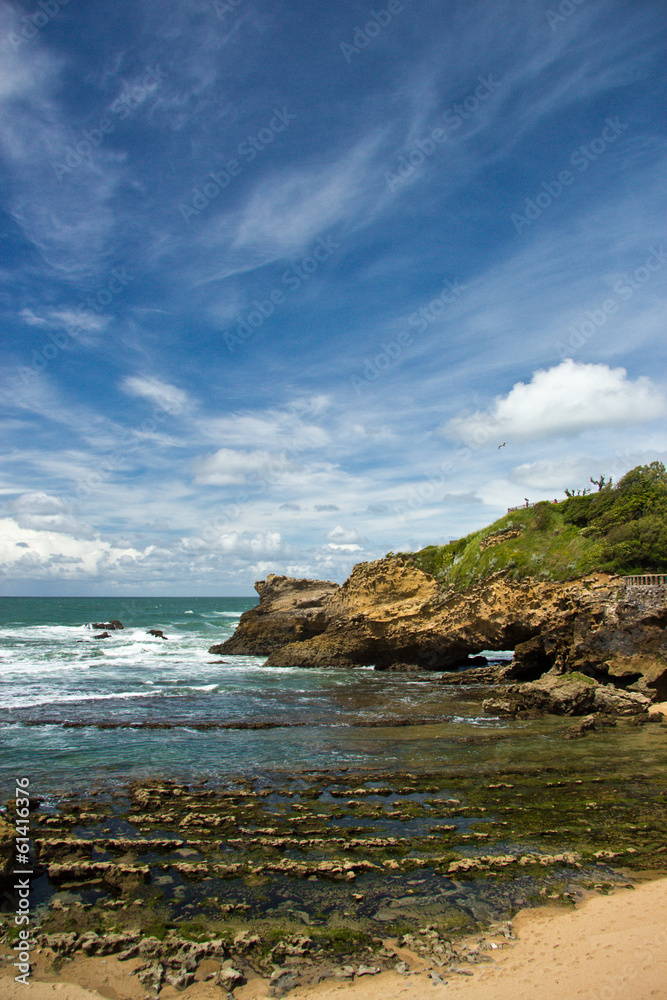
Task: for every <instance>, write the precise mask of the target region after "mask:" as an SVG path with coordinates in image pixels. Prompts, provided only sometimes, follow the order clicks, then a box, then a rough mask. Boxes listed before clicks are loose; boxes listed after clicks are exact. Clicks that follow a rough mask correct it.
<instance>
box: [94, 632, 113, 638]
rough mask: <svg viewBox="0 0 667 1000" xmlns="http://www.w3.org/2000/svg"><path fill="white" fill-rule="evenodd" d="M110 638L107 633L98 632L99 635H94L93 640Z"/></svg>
mask: <svg viewBox="0 0 667 1000" xmlns="http://www.w3.org/2000/svg"><path fill="white" fill-rule="evenodd" d="M110 638H111V636H110V635H109V633H108V632H100V633H99V635H94V636H93V639H110Z"/></svg>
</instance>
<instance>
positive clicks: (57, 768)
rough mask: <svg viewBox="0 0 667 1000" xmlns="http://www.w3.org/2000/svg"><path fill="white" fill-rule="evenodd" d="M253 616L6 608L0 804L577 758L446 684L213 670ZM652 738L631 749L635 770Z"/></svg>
mask: <svg viewBox="0 0 667 1000" xmlns="http://www.w3.org/2000/svg"><path fill="white" fill-rule="evenodd" d="M255 603H256V600H255V599H253V598H229V597H222V598H212V597H206V598H193V597H185V598H177V597H170V598H32V597H31V598H0V792H4V791H6V790H7V789H9V788H11V786H12V785H13V782H14V779H15V778H16V777H17V776H27V777H29V778H30V781H31V787H32V788H33V790H34V792H35V794H40V792H41V793H43V794H47V793H48V792H58V791H63V790H66V789H69V788H76V789H78V790H80V789H81V788H82V786H85V787H89V786H91V785H96V784H100V783H102V784H108V783H116V782H125V781H127V780H128V779H132V778H138V777H146V776H150V775H155V776H158V775H160V776H171V777H176V778H182V779H186V780H188V779H192V778H201V779H203V778H206V779H210V778H213V779H215V778H216V777H220V778H221V779H222V778H223V777H224V776H225V775H228V774H230V773H233V772H236V773H238V772H239V771H240V772H243V773H245V774H251V773H257V772H261V771H271V772H275V771H289V770H291V769H294V768H308V767H322V768H327V767H341V766H343V767H344V766H352V767H371V768H374V767H383V768H385V767H386V768H389V769H392V768H399V767H401V768H412V767H419V766H431V765H436V766H437V765H449V766H452V765H454V766H461V767H466V768H469V767H472V768H474V767H477V766H481V765H482V764H485V765H488V763H489V762H491V763H494V762H495V763H497V764H498V765H499V766H502V765H503V764H507V763H512V762H513V761H519V760H525V759H527V758H528V757H531V756H532V757H533V758H535V757H537V758H538V759H539V758H544V759H545V760H548V759H549V758H550V757H553V755H555V754H562V753H563V747H564V744H563V742H562V739H561V738H560V736H559V735H558V734H559V733H560V732H562V730H563V728H564V720H562V719H545V720H538V721H536V722H524V723H511V724H510V723H508V722H506V721H503V720H500V719H493V718H489V717H487V716H486V715H485V714H484V713H483V712H482V710H481V704H480V702H481V693H480V692H479V691H478V690H477V689H474V688H466V687H464V688H460V687H457V688H453V687H447V686H443V685H441V684H438V682H437V680H438V679H437V676H433V675H426V676H424V675H414V674H393V673H378V672H375V671H373V670H372V669H366V668H362V669H357V670H350V671H343V670H336V669H331V670H300V669H296V668H269V667H264V666H263V661H264V658H263V657H250V656H225V657H220V656H212V655H211V654H210V653H209V652H208V648H209V646H211V645H212V644H213V643H215V642H220V641H222V640H223V639H225V638H226V637H228V636H229V635H231V634H232V633H233V631H234V629H235V627H236V625H237V623H238V619H239V617H240V615H241V613H242V612H243V611H244V610H246V609H247V608H250V607H252V606H253V605H254V604H255ZM112 618H118V619H120V620H121V621H122V622H123V624H124V625H125V628H124V630H123V631H116V632H112V633H111V634H110V637H109V638H108V639H94V638H93V636H94V635H95V634H96V633H95V631H94V630H92V629H91V628H90V627H89V626H90V624H91V623H92V622H103V621H109V620H110V619H112ZM149 628H157V629H162V630H163V631H164V634H165V635H166V636H168V638H167V639H166V640H162V639H159V638H155V637H153V636H150V635H148V634H147V629H149ZM506 655H510V654H506ZM408 723H412V724H408ZM565 724H567V723H566V722H565ZM207 725H208V726H209V727H210V728H202V727H205V726H207ZM110 726H113V727H114V728H108V727H110ZM128 726H132V727H133V728H127V727H128ZM151 726H154V727H162V728H150V727H151ZM247 726H275V727H276V728H266V729H262V728H257V729H253V728H242V727H247ZM105 727H107V728H105ZM164 727H169V728H164ZM196 727H199V728H196ZM222 727H231V728H222ZM641 738H642V737H641V733H637V734H631V736H629V737H627V738H626V739H625V740H624V743H623V745H624V746H625V745H626V744H627V753H628V755H629V759H630V758H631V757H632V755H633V754H635V753H637V752H638V747H639V743H637V741H641ZM609 739H613V736H609V737H607V736H605V735H604V734H602V735H601V736H600V737H599V738H597V737H596V740H595V744H594V745H593V744H588V742H587V741H586V742H587V748H586V749H585V750H584V748H581V750H579V749H577V747H576V746H575V745H573V743H570V744H567V752H568V753H570V754H574V755H576V754H578V753H580V752H581V753H583V752H585V753H586V754H587V756H588V757H589V758H590V755H591V753H593V754H599V756H600V762H601V764H602V762H603V761H604V757H605V754H606V753H607V752H608V748H607V741H608V740H609ZM633 739H634V741H635V742H634V743H633ZM628 741H629V742H628ZM582 742H583V741H582ZM635 743H637V746H636V747H635ZM614 752H615V753H618V752H619V748H618V740H617V741H616V743H615V751H614ZM623 752H625V751H623Z"/></svg>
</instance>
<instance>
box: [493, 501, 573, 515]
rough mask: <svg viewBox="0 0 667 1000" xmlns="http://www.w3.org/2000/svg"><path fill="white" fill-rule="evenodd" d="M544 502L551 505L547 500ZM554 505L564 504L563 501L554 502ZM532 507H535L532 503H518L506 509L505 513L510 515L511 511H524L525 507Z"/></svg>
mask: <svg viewBox="0 0 667 1000" xmlns="http://www.w3.org/2000/svg"><path fill="white" fill-rule="evenodd" d="M546 502H547V503H551V501H550V500H547V501H546ZM554 503H565V501H564V500H554ZM534 506H535V504H534V503H520V504H519V505H518V506H517V507H508V508H507V513H508V514H511V513H512V511H513V510H525V509H526V507H534Z"/></svg>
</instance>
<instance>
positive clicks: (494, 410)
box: [444, 358, 667, 447]
mask: <svg viewBox="0 0 667 1000" xmlns="http://www.w3.org/2000/svg"><path fill="white" fill-rule="evenodd" d="M665 412H667V401H666V399H665V395H664V393H663V392H662V390H661V389H659V388H658V386H656V385H655V383H653V382H652V381H651V379H649V378H647V377H646V376H642V377H640V378H638V379H635V380H634V381H633V380H631V379H628V373H627V371H626V370H625V368H610V367H609V366H608V365H605V364H582V363H579V362H576V361H573V360H572V359H571V358H567V359H566V360H565V361H563V362H562V363H561V364H559V365H557V366H556V367H554V368H549V369H547V370H539V371H536V372H534V374H533V377H532V379H531V381H530V382H529V383H528V384H526V383H524V382H517V383H516V384H515V385H514V386H513V387H512V389H511V390H510V392H509V393H508V394H507V395H506V396H497V397H496V399H495V401H494V404H493V406H492V407H490V409H488V410H484V411H480V410H478V411H477V412H475V413H473V414H470V415H460V416H457V417H454V419H453V420H450V421H449V423H448V424H447V425H446V426H445V428H444V431H445V433H446V434H447V436H448V437H452V438H455V439H459V440H462V441H465V443H466V444H468V445H471V446H473V447H474V446H479V445H484V444H487V443H494V442H495V440H496V438H497V439H498V441H499V442H502V441H503V440H504V439H505V438H507V440H508V442H511V441H512V440H517V441H518V440H523V441H526V440H537V439H541V438H548V437H555V436H573V435H575V434H580V433H582V432H583V431H587V430H590V429H593V428H599V427H619V426H624V425H627V424H641V423H646V422H648V421H650V420H654V419H655V418H657V417H660V416H662V415H663V414H664V413H665Z"/></svg>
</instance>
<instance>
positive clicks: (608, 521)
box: [406, 462, 667, 590]
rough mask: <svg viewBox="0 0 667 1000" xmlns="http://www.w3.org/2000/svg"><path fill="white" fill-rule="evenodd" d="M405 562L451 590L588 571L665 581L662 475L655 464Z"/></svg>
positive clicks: (665, 482)
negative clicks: (492, 579)
mask: <svg viewBox="0 0 667 1000" xmlns="http://www.w3.org/2000/svg"><path fill="white" fill-rule="evenodd" d="M406 554H407V553H406ZM410 555H411V558H412V560H413V561H414V562H415V563H416V564H417V565H418V566H419V567H420V568H421V569H423V570H425V571H426V572H428V573H432V574H433V576H435V577H436V578H437V579H438V580H440V581H441V582H442V583H443V584H444V585H446V586H453V587H456V588H457V589H459V590H464V589H466V588H467V587H468V586H470V585H471V584H473V583H475V582H476V581H478V580H481V579H483V578H484V577H487V576H491V574H493V573H497V572H499V571H501V570H505V571H507V573H508V576H509V577H510V578H511V579H521V578H523V577H528V576H532V577H538V578H541V579H544V580H570V579H574V578H576V577H580V576H585V575H586V574H587V573H591V572H595V571H602V572H608V573H620V574H628V573H642V572H656V573H665V572H667V470H666V469H665V466H664V465H663V463H662V462H651V464H650V465H640V466H637V467H636V468H634V469H632V470H631V471H630V472H628V473H627V474H626V475H625V476H623V478H622V479H621V480H620V481H619V482H618V483H617V484H616V485H611V483H609V484H606V485H604V486H603V487H602V489H600V490H598V492H596V493H591V494H586V495H580V496H573V497H570V498H569V499H567V500H565V501H563V502H562V503H558V504H554V503H548V502H546V501H544V502H542V503H537V504H535V506H534V507H527V508H521V509H520V510H516V511H512V512H511V513H509V514H506V515H505V516H504V517H501V518H500V519H499V520H498V521H494V523H493V524H490V525H489V526H488V527H486V528H482V529H481V530H480V531H475V532H472V533H471V534H469V535H466V537H465V538H459V539H458V540H457V541H455V542H450V543H449V544H448V545H428V546H427V547H426V548H424V549H421V550H420V551H419V552H415V553H410Z"/></svg>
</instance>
